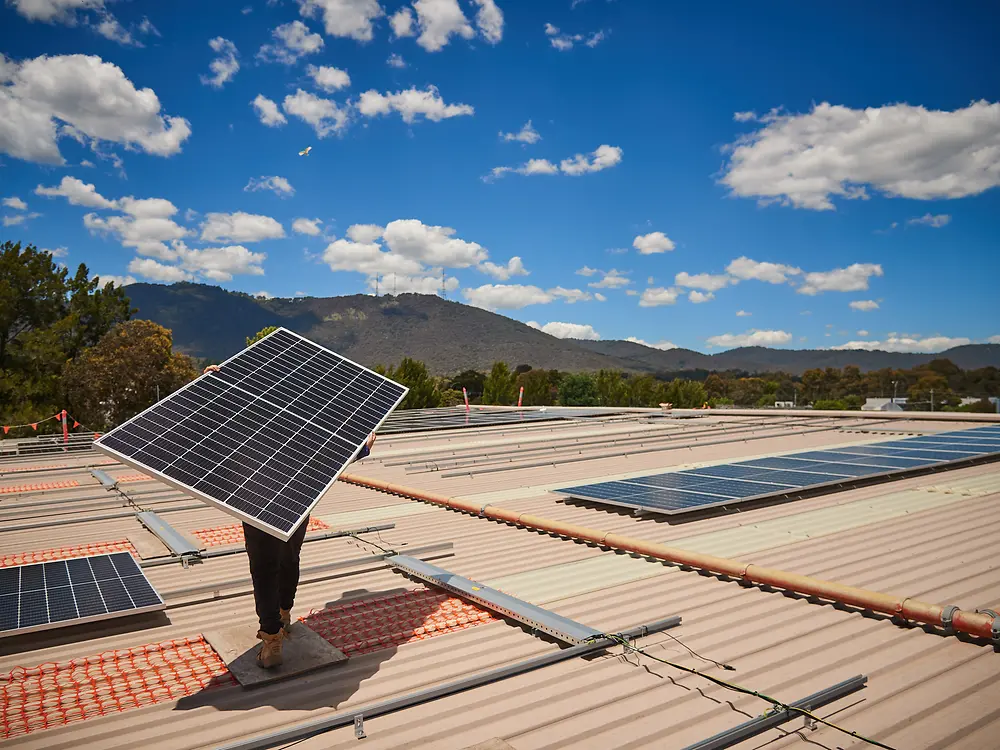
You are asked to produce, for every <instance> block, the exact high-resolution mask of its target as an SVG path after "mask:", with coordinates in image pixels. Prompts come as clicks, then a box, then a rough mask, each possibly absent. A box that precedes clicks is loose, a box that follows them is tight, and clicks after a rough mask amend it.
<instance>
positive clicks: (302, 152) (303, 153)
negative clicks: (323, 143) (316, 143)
mask: <svg viewBox="0 0 1000 750" xmlns="http://www.w3.org/2000/svg"><path fill="white" fill-rule="evenodd" d="M312 150H313V147H312V146H306V147H305V148H304V149H303V150H302V151H299V156H309V152H310V151H312Z"/></svg>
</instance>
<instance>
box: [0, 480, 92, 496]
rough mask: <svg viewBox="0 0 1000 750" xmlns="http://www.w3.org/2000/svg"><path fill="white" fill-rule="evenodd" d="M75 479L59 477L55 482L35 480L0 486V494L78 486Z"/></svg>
mask: <svg viewBox="0 0 1000 750" xmlns="http://www.w3.org/2000/svg"><path fill="white" fill-rule="evenodd" d="M79 486H80V483H79V482H78V481H76V480H75V479H60V480H56V481H55V482H36V483H35V484H15V485H13V486H11V487H0V494H3V495H12V494H14V493H17V492H34V491H35V490H62V489H66V488H67V487H79Z"/></svg>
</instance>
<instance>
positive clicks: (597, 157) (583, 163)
mask: <svg viewBox="0 0 1000 750" xmlns="http://www.w3.org/2000/svg"><path fill="white" fill-rule="evenodd" d="M621 160H622V150H621V149H620V148H619V147H618V146H608V145H607V144H602V145H600V146H598V147H597V148H596V149H595V150H594V151H593V152H592V153H590V154H588V155H586V156H585V155H584V154H577V155H576V156H574V157H573V158H572V159H563V160H562V161H561V162H559V169H560V170H562V171H563V173H565V174H568V175H572V176H577V175H581V174H587V173H588V172H600V171H601V170H602V169H608V168H609V167H613V166H615V165H616V164H619V163H621Z"/></svg>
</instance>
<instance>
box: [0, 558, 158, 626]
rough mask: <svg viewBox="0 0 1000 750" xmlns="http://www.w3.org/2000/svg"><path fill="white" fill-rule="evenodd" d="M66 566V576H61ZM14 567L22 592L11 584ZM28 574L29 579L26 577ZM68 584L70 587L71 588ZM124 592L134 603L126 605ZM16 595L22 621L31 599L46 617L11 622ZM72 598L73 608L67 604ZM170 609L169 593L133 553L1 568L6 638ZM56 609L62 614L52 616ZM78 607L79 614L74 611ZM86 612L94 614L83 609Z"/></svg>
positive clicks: (0, 619)
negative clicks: (165, 593)
mask: <svg viewBox="0 0 1000 750" xmlns="http://www.w3.org/2000/svg"><path fill="white" fill-rule="evenodd" d="M126 558H127V559H126ZM95 566H96V567H95ZM63 571H65V577H63V576H62V575H61V574H62V572H63ZM14 572H16V573H17V576H18V581H17V591H16V592H13V593H12V592H10V591H8V589H9V588H10V585H11V580H10V579H11V578H12V577H13V576H12V574H13V573H14ZM25 575H27V577H28V579H29V580H27V581H26V582H25V581H24V577H25ZM50 579H53V580H50ZM56 579H57V580H56ZM63 589H68V592H67V591H64V590H63ZM50 594H57V595H52V596H50ZM122 594H124V595H125V597H126V598H127V599H128V602H129V603H130V604H132V605H133V606H122V604H123V603H124V599H123V598H122ZM95 595H96V597H95ZM136 596H142V597H143V599H142V601H144V602H148V603H145V604H141V605H139V604H137V603H136V600H135V597H136ZM12 597H13V598H15V599H16V601H15V605H16V606H17V612H16V615H17V625H19V624H20V620H21V615H22V609H24V608H25V607H24V606H23V604H24V603H25V602H26V603H27V608H28V609H30V610H31V611H32V614H34V615H36V616H37V614H38V613H39V612H40V611H41V609H44V610H45V614H46V619H45V621H44V622H43V621H38V622H35V623H34V624H30V625H26V626H24V627H13V628H9V627H6V624H7V618H8V617H9V614H10V608H9V606H8V605H9V604H10V601H11V598H12ZM70 600H72V610H70V609H68V607H67V605H68V604H69V602H70ZM98 600H99V602H98ZM164 608H166V603H165V602H164V601H163V597H162V596H160V594H159V592H158V591H157V590H156V588H155V587H154V586H153V584H152V583H150V581H149V579H148V578H146V575H145V573H144V572H143V571H142V568H141V567H139V565H138V564H137V563H136V562H135V559H134V558H133V557H132V555H131V553H128V552H106V553H102V554H99V555H86V556H83V557H73V558H68V559H66V560H47V561H45V562H36V563H24V564H22V565H11V566H8V567H6V568H0V639H2V638H10V637H13V636H18V635H24V634H26V633H36V632H39V631H43V630H52V629H54V628H62V627H69V626H72V625H82V624H85V623H89V622H99V621H101V620H111V619H117V618H119V617H130V616H132V615H139V614H146V613H149V612H158V611H160V610H162V609H164ZM53 609H55V610H56V612H57V614H58V615H59V616H58V617H56V618H53V617H52V612H53ZM101 610H103V611H101ZM73 612H75V613H76V615H77V616H76V617H71V616H68V615H70V614H72V613H73ZM84 612H86V613H88V614H81V613H84Z"/></svg>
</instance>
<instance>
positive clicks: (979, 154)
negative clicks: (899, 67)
mask: <svg viewBox="0 0 1000 750" xmlns="http://www.w3.org/2000/svg"><path fill="white" fill-rule="evenodd" d="M762 122H763V123H764V127H762V128H761V129H760V130H757V131H756V132H754V133H751V134H749V135H747V136H744V137H743V138H741V139H740V140H738V141H737V142H736V143H734V144H733V145H732V146H731V147H730V151H731V154H730V159H729V163H728V164H727V165H726V171H725V174H724V176H723V177H722V180H721V181H722V183H723V184H725V185H726V186H728V187H729V188H730V190H731V191H732V192H733V194H735V195H739V196H744V197H756V198H758V200H760V201H761V202H763V203H772V202H779V203H782V204H785V205H792V206H795V207H797V208H809V209H814V210H832V209H833V208H834V204H833V200H832V199H833V198H834V197H841V198H846V199H858V198H866V197H868V192H867V190H866V186H870V187H871V188H873V189H874V190H877V191H879V192H881V193H884V194H885V195H887V196H890V197H904V198H913V199H918V200H930V199H935V198H961V197H964V196H967V195H977V194H979V193H982V192H984V191H986V190H988V189H990V188H992V187H996V186H997V185H1000V102H997V103H993V104H990V103H988V102H986V101H979V102H974V103H972V104H970V105H969V106H968V107H965V108H964V109H958V110H955V111H953V112H948V111H941V110H928V109H926V108H924V107H915V106H911V105H909V104H893V105H887V106H884V107H870V108H868V109H863V110H862V109H850V108H849V107H844V106H835V105H831V104H828V103H823V104H818V105H815V106H814V107H813V109H812V111H811V112H810V113H808V114H799V115H792V114H782V113H780V112H772V113H771V114H770V115H767V116H765V117H764V118H762Z"/></svg>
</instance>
